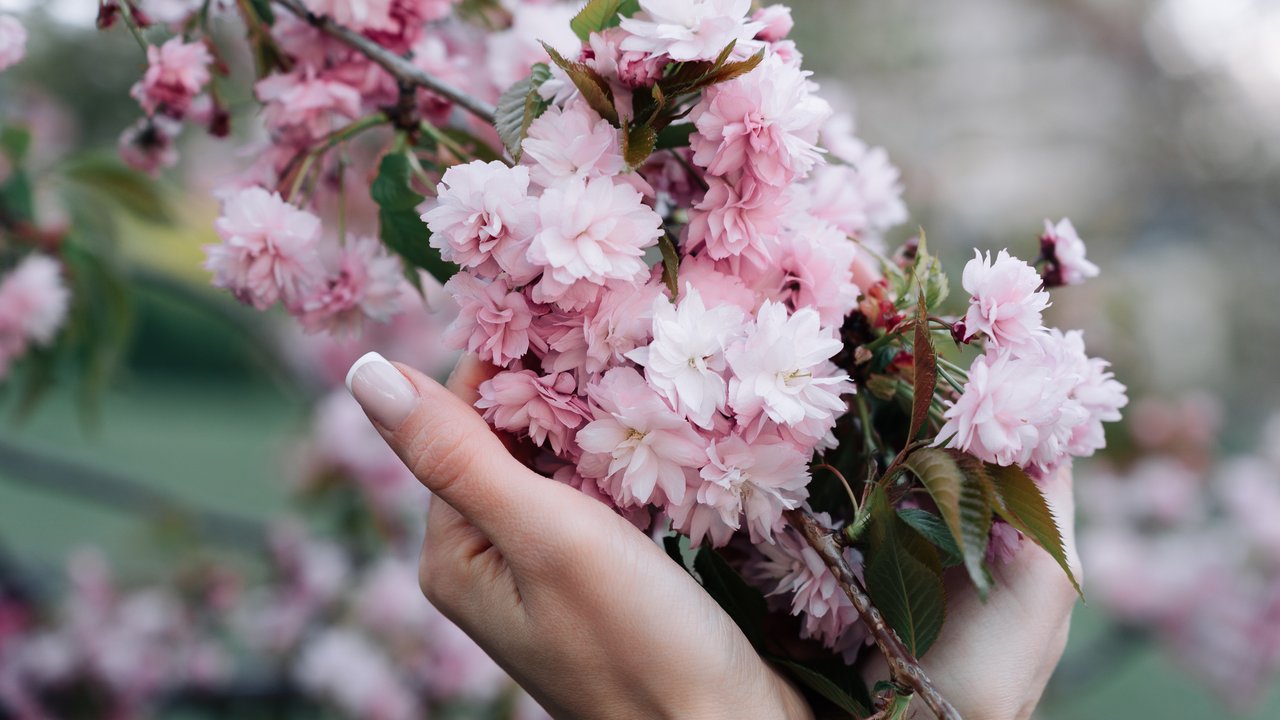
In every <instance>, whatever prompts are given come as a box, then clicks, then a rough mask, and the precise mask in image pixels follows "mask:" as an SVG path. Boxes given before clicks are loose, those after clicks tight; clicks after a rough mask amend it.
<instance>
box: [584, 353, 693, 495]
mask: <svg viewBox="0 0 1280 720" xmlns="http://www.w3.org/2000/svg"><path fill="white" fill-rule="evenodd" d="M587 395H588V397H589V398H590V399H591V403H592V412H593V416H594V418H595V419H594V420H592V421H591V422H590V423H588V424H587V426H586V427H584V428H582V429H581V430H579V431H578V437H577V442H578V446H579V447H581V448H582V450H583V456H582V459H581V460H580V461H579V462H578V471H579V472H581V473H582V475H583V476H584V477H589V478H595V479H597V480H598V481H599V483H600V486H601V488H602V489H604V490H605V491H606V492H608V493H609V495H611V496H612V497H613V498H614V500H615V501H616V502H617V503H618V504H619V505H623V506H629V505H635V504H637V503H647V502H651V501H652V502H659V501H667V502H672V503H677V504H678V503H680V502H681V501H683V500H684V495H685V485H686V481H685V473H686V472H692V471H694V470H696V469H697V468H700V467H702V466H703V465H705V464H706V461H707V452H706V445H705V443H704V442H703V441H702V439H701V438H700V437H699V436H698V434H697V433H696V432H695V431H694V429H693V426H691V425H690V424H689V423H688V421H686V420H685V419H684V418H682V417H680V415H678V414H677V413H676V412H675V411H674V410H672V409H671V408H670V407H669V406H668V405H667V403H666V402H665V401H663V399H662V397H661V396H660V395H658V394H657V393H656V392H654V390H653V388H651V387H649V385H648V383H646V382H645V381H644V378H643V377H641V376H640V373H638V372H636V371H635V370H633V369H631V368H614V369H613V370H610V371H609V372H607V373H605V374H604V375H603V376H602V377H601V378H600V379H599V380H598V381H597V382H596V383H594V384H593V385H591V386H589V387H588V388H587Z"/></svg>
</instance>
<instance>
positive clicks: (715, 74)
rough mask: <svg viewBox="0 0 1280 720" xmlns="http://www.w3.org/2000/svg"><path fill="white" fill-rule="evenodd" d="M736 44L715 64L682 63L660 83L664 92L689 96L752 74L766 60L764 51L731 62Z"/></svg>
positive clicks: (726, 50)
mask: <svg viewBox="0 0 1280 720" xmlns="http://www.w3.org/2000/svg"><path fill="white" fill-rule="evenodd" d="M734 46H735V43H729V44H728V45H726V46H725V48H724V50H722V51H721V52H720V56H719V57H717V58H716V60H715V62H687V63H680V64H679V65H678V66H677V67H676V70H675V72H673V73H671V74H670V75H668V76H667V77H665V78H663V79H662V80H660V81H659V85H660V86H661V87H662V91H663V92H664V93H665V94H666V95H667V96H668V97H673V98H674V97H676V96H677V95H687V94H689V93H695V92H698V91H700V90H703V89H705V88H708V87H711V86H712V85H716V84H719V83H723V82H728V81H730V80H733V79H735V78H737V77H741V76H742V75H745V74H747V73H748V72H751V71H752V70H754V69H755V68H756V66H758V65H759V64H760V63H761V62H762V61H763V60H764V50H763V49H761V50H760V52H757V53H756V54H755V55H752V56H751V57H749V58H747V59H746V60H739V61H737V62H729V56H730V55H731V54H733V48H734Z"/></svg>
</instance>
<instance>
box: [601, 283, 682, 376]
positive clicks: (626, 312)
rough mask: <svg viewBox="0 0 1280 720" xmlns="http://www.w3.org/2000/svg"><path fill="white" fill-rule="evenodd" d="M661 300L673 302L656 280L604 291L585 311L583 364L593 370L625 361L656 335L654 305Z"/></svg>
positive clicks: (603, 369) (661, 301) (606, 367)
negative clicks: (654, 331) (630, 354)
mask: <svg viewBox="0 0 1280 720" xmlns="http://www.w3.org/2000/svg"><path fill="white" fill-rule="evenodd" d="M659 303H667V304H668V305H670V304H671V303H670V302H669V301H668V300H667V297H666V290H665V289H664V288H663V287H662V286H661V285H658V284H657V283H653V282H650V283H645V284H644V285H621V286H619V287H616V288H612V289H610V290H608V291H607V292H605V293H603V295H602V296H601V298H600V301H599V302H598V303H596V304H595V305H593V306H591V307H589V308H587V309H585V310H584V311H583V318H582V337H583V340H585V342H586V349H585V352H584V356H583V358H582V366H583V368H584V369H585V370H586V371H587V372H588V373H593V374H594V373H601V372H604V371H605V370H606V369H608V368H610V367H613V366H615V365H621V364H623V363H625V362H626V358H627V356H628V353H630V352H632V351H633V350H635V349H636V348H638V347H640V346H642V345H644V344H645V343H647V342H649V338H651V337H653V324H652V321H653V309H654V308H655V307H658V305H659Z"/></svg>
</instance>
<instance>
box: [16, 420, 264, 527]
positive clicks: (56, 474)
mask: <svg viewBox="0 0 1280 720" xmlns="http://www.w3.org/2000/svg"><path fill="white" fill-rule="evenodd" d="M0 480H8V481H9V482H13V483H16V484H22V485H26V486H28V487H30V488H33V489H36V490H40V491H42V492H51V493H57V494H59V495H65V496H67V497H71V498H75V499H78V500H88V501H91V502H94V503H97V504H99V505H102V506H105V507H110V508H113V509H115V510H120V511H122V512H127V513H141V514H146V515H165V514H169V515H177V516H179V517H182V518H184V519H187V520H189V521H190V522H191V523H192V524H193V525H194V527H195V528H196V530H197V531H198V532H199V533H200V534H201V535H203V536H205V537H207V538H209V539H211V540H215V541H217V542H221V543H225V544H227V545H235V546H238V547H241V548H244V549H246V550H249V551H252V552H260V551H261V550H262V548H263V547H264V546H265V545H266V532H265V530H264V529H263V528H262V526H261V525H260V524H258V523H256V522H254V521H252V520H249V519H247V518H243V517H239V516H237V515H230V514H228V513H223V512H219V511H216V510H207V509H198V508H193V507H191V506H190V505H189V504H187V503H185V502H183V501H182V500H179V499H178V498H175V497H173V496H172V495H170V494H168V493H166V492H164V491H162V490H157V489H155V488H152V487H149V486H147V485H144V484H142V483H140V482H138V481H136V480H131V479H128V478H124V477H120V476H119V475H115V474H113V473H110V472H107V471H105V470H100V469H98V468H94V467H89V466H86V465H81V464H79V463H76V462H72V461H69V460H63V459H61V458H55V457H51V456H49V455H46V454H43V453H40V452H36V451H35V450H31V449H28V448H24V447H20V446H18V445H16V444H14V443H11V442H9V441H7V440H0Z"/></svg>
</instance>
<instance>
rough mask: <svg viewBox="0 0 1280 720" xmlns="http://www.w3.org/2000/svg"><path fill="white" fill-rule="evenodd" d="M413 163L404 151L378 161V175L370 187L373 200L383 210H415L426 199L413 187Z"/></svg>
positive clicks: (385, 156)
mask: <svg viewBox="0 0 1280 720" xmlns="http://www.w3.org/2000/svg"><path fill="white" fill-rule="evenodd" d="M412 167H413V166H412V165H411V164H410V163H409V158H408V156H406V155H405V154H404V153H388V154H387V155H384V156H383V157H382V160H381V162H379V163H378V176H377V177H376V178H374V180H373V185H372V186H370V187H369V194H370V195H371V196H372V197H373V201H374V202H375V203H377V204H378V207H380V208H382V209H383V210H413V209H416V208H417V207H418V205H420V204H421V203H422V201H423V200H424V199H425V198H423V196H422V195H421V194H420V193H418V191H417V190H414V189H413V186H412V184H411V182H410V180H411V178H412V173H413V169H412Z"/></svg>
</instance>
